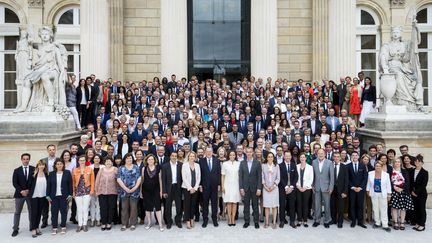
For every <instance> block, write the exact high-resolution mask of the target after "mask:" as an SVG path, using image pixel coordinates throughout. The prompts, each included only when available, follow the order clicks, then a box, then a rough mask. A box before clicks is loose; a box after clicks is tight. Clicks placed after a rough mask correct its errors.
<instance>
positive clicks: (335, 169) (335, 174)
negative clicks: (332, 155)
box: [334, 165, 337, 181]
mask: <svg viewBox="0 0 432 243" xmlns="http://www.w3.org/2000/svg"><path fill="white" fill-rule="evenodd" d="M334 177H335V181H336V180H337V165H335V167H334Z"/></svg>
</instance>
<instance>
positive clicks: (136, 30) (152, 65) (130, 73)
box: [124, 0, 161, 81]
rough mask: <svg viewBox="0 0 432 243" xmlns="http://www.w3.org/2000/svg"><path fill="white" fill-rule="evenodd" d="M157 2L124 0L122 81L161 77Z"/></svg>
mask: <svg viewBox="0 0 432 243" xmlns="http://www.w3.org/2000/svg"><path fill="white" fill-rule="evenodd" d="M160 43H161V40H160V0H124V78H125V80H131V81H140V80H143V79H146V80H151V79H153V77H155V76H158V77H159V76H160V68H161V67H160V66H161V55H160V53H161V47H160Z"/></svg>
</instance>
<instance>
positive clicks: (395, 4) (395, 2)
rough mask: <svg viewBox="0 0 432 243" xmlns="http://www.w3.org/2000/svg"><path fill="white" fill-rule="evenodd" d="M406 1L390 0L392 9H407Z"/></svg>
mask: <svg viewBox="0 0 432 243" xmlns="http://www.w3.org/2000/svg"><path fill="white" fill-rule="evenodd" d="M405 2H406V0H390V4H391V7H392V8H403V7H405Z"/></svg>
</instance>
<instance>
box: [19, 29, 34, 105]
mask: <svg viewBox="0 0 432 243" xmlns="http://www.w3.org/2000/svg"><path fill="white" fill-rule="evenodd" d="M32 41H33V40H32V36H31V35H30V33H29V32H28V30H26V29H24V28H20V39H19V40H18V41H17V48H16V52H15V61H16V64H17V65H16V80H15V84H16V86H17V107H16V109H19V108H20V107H21V94H22V87H23V83H24V78H25V77H26V76H27V75H28V74H29V73H30V72H31V69H32V59H33V48H32Z"/></svg>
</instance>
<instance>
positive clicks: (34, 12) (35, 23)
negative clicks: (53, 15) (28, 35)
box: [27, 0, 52, 35]
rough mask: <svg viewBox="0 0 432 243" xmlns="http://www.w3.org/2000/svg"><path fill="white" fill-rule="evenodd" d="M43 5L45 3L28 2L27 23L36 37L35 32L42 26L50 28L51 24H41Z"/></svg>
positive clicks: (34, 0)
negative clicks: (46, 25)
mask: <svg viewBox="0 0 432 243" xmlns="http://www.w3.org/2000/svg"><path fill="white" fill-rule="evenodd" d="M44 4H45V2H44V1H43V0H28V15H27V18H28V19H27V21H28V24H30V25H31V26H32V28H33V31H35V33H36V35H37V31H38V30H39V28H41V27H42V26H43V24H48V25H49V26H51V27H52V23H44V22H43V11H44Z"/></svg>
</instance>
